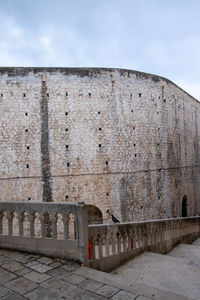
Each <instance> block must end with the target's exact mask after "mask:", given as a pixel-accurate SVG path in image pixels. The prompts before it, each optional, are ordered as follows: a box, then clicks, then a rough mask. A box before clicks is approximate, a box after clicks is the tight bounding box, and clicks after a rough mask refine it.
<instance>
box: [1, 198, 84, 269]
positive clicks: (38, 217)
mask: <svg viewBox="0 0 200 300" xmlns="http://www.w3.org/2000/svg"><path fill="white" fill-rule="evenodd" d="M87 243H88V221H87V205H85V204H84V203H79V204H74V203H73V204H68V203H30V202H0V248H7V249H13V250H20V251H27V252H34V253H39V254H44V255H49V256H58V257H62V258H66V259H73V260H77V261H80V262H84V263H85V264H86V265H87V261H88V249H87V247H86V245H87Z"/></svg>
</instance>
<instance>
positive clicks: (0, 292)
mask: <svg viewBox="0 0 200 300" xmlns="http://www.w3.org/2000/svg"><path fill="white" fill-rule="evenodd" d="M10 293H11V291H10V290H9V289H7V288H5V287H3V286H1V285H0V298H1V297H3V296H5V295H8V294H10ZM13 300H14V299H13Z"/></svg>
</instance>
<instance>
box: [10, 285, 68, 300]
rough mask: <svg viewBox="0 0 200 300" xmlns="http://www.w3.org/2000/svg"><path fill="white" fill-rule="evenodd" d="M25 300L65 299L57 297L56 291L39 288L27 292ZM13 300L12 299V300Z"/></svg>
mask: <svg viewBox="0 0 200 300" xmlns="http://www.w3.org/2000/svg"><path fill="white" fill-rule="evenodd" d="M25 297H26V299H31V300H63V299H66V298H64V297H62V296H60V295H59V292H58V291H56V290H52V289H51V290H49V288H45V287H42V286H40V287H39V288H37V289H35V290H33V291H32V292H29V293H27V294H26V295H25ZM13 300H14V299H13Z"/></svg>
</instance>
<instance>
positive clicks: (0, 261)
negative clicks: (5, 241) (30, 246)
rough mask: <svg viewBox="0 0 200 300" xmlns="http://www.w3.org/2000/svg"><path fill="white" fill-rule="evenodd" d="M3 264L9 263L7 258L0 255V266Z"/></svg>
mask: <svg viewBox="0 0 200 300" xmlns="http://www.w3.org/2000/svg"><path fill="white" fill-rule="evenodd" d="M5 262H9V258H7V257H5V256H2V255H0V265H2V264H3V263H5Z"/></svg>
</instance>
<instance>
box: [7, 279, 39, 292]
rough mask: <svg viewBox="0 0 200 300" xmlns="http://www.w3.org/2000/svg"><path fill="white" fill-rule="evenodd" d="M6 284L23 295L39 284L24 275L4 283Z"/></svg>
mask: <svg viewBox="0 0 200 300" xmlns="http://www.w3.org/2000/svg"><path fill="white" fill-rule="evenodd" d="M4 285H5V286H6V287H8V288H9V289H11V290H13V291H15V292H17V293H19V294H21V295H24V294H25V293H27V292H28V291H31V290H33V289H35V288H36V287H37V284H35V283H34V282H32V281H30V280H27V279H25V278H23V277H20V278H17V279H14V280H12V281H9V282H8V283H4Z"/></svg>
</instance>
